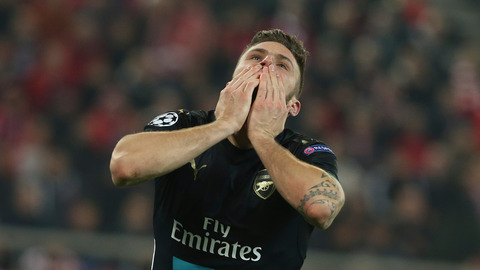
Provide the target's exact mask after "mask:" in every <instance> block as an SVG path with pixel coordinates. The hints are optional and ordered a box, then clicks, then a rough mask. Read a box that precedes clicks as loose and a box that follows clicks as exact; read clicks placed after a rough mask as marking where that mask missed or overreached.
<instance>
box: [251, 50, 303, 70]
mask: <svg viewBox="0 0 480 270" xmlns="http://www.w3.org/2000/svg"><path fill="white" fill-rule="evenodd" d="M251 52H259V53H264V54H266V53H268V51H267V50H265V49H262V48H255V49H252V50H250V51H248V52H247V53H251ZM274 56H275V57H276V58H280V59H282V60H286V61H288V62H289V63H290V65H291V66H292V67H294V65H293V62H292V60H290V58H288V57H287V56H285V55H283V54H281V53H277V54H275V55H274Z"/></svg>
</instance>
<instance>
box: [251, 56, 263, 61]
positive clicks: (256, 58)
mask: <svg viewBox="0 0 480 270" xmlns="http://www.w3.org/2000/svg"><path fill="white" fill-rule="evenodd" d="M251 59H252V60H255V61H260V60H261V58H260V56H258V55H253V56H252V57H251Z"/></svg>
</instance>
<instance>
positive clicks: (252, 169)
mask: <svg viewBox="0 0 480 270" xmlns="http://www.w3.org/2000/svg"><path fill="white" fill-rule="evenodd" d="M306 55H307V52H306V50H305V48H304V47H303V43H302V42H301V41H299V40H298V39H297V38H296V37H294V36H291V35H288V34H286V33H284V32H283V31H281V30H278V29H275V30H266V31H260V32H258V33H257V34H256V35H255V36H254V37H253V38H252V40H251V42H250V44H248V45H247V47H246V49H245V50H244V52H243V53H242V54H241V56H240V58H239V60H238V63H237V66H236V67H235V70H234V73H233V78H232V80H231V81H230V82H228V83H227V85H226V87H225V88H224V89H223V90H222V91H221V92H220V97H219V99H218V102H217V105H216V108H215V110H212V111H194V110H192V111H188V110H178V111H171V112H166V113H163V114H161V115H159V116H157V117H155V118H154V119H153V120H152V121H151V122H150V123H148V124H147V125H146V127H145V131H146V132H141V133H137V134H131V135H127V136H125V137H123V138H122V139H121V140H120V141H119V142H118V144H117V145H116V147H115V149H114V151H113V154H112V159H111V163H110V170H111V173H112V179H113V182H114V183H115V185H116V186H119V187H124V186H131V185H136V184H140V183H143V182H145V181H149V180H154V181H155V210H154V243H155V244H154V247H155V248H154V256H153V260H152V269H155V270H164V269H243V270H244V269H263V270H265V269H275V270H278V269H300V267H301V266H302V264H303V261H304V259H305V257H306V250H307V242H308V238H309V237H310V235H311V233H312V230H313V228H314V227H317V228H319V229H326V228H328V227H329V226H330V224H331V223H332V221H333V219H334V218H335V217H336V216H337V214H338V212H339V211H340V209H341V208H342V206H343V203H344V200H345V198H344V192H343V190H342V187H341V185H340V183H339V181H338V178H337V165H336V157H335V155H334V153H333V151H332V150H331V149H330V148H329V147H328V146H327V145H325V144H324V143H323V142H321V141H318V140H316V139H313V138H310V137H307V136H304V135H301V134H299V133H296V132H294V131H291V130H289V129H286V128H285V122H286V119H287V117H288V115H291V116H296V115H297V114H298V113H299V111H300V101H299V100H298V98H299V96H300V94H301V91H302V88H303V77H304V75H303V74H304V68H305V61H306Z"/></svg>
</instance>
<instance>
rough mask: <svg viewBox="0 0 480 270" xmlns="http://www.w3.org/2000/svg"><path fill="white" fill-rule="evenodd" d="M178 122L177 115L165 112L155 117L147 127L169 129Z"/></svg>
mask: <svg viewBox="0 0 480 270" xmlns="http://www.w3.org/2000/svg"><path fill="white" fill-rule="evenodd" d="M177 121H178V114H177V113H175V112H167V113H164V114H161V115H159V116H157V117H155V118H154V119H153V120H152V121H151V122H150V123H148V125H149V126H157V127H169V126H173V125H174V124H175V123H177Z"/></svg>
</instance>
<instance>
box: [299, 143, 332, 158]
mask: <svg viewBox="0 0 480 270" xmlns="http://www.w3.org/2000/svg"><path fill="white" fill-rule="evenodd" d="M315 152H329V153H332V154H334V153H333V151H332V150H331V149H330V148H329V147H328V146H326V145H323V144H316V145H312V146H309V147H307V148H305V150H303V153H304V154H305V155H307V156H309V155H311V154H312V153H315Z"/></svg>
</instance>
